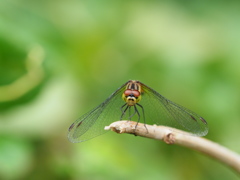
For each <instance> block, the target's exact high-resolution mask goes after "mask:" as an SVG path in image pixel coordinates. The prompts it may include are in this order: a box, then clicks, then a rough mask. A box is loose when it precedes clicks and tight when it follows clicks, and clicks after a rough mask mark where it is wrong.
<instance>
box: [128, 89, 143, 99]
mask: <svg viewBox="0 0 240 180" xmlns="http://www.w3.org/2000/svg"><path fill="white" fill-rule="evenodd" d="M124 94H125V96H129V95H133V96H134V97H138V96H140V92H139V91H137V90H130V89H127V90H126V91H125V92H124Z"/></svg>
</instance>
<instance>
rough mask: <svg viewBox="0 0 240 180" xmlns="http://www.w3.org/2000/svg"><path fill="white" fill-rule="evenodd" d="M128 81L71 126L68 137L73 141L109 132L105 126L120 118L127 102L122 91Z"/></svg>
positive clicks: (84, 139)
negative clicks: (122, 108) (123, 98)
mask: <svg viewBox="0 0 240 180" xmlns="http://www.w3.org/2000/svg"><path fill="white" fill-rule="evenodd" d="M127 83H128V82H126V83H125V84H123V85H122V86H121V87H120V88H118V89H117V90H116V91H115V92H114V93H113V94H111V96H110V97H108V98H107V99H106V100H105V101H104V102H103V103H102V104H100V105H99V106H97V107H96V108H95V109H93V110H92V111H90V112H88V113H86V114H84V115H83V116H81V117H80V118H79V119H77V120H76V121H75V122H74V123H73V124H72V125H71V126H70V127H69V132H68V139H69V140H70V141H71V142H73V143H76V142H82V141H86V140H89V139H92V138H94V137H96V136H99V135H101V134H103V133H105V132H107V131H105V130H104V127H105V126H107V125H109V124H110V123H112V122H114V121H118V120H120V117H121V114H122V112H121V106H122V105H124V104H125V102H124V101H123V100H122V93H123V92H124V90H125V88H126V87H125V86H126V84H127Z"/></svg>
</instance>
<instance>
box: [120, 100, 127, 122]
mask: <svg viewBox="0 0 240 180" xmlns="http://www.w3.org/2000/svg"><path fill="white" fill-rule="evenodd" d="M126 105H127V103H126V104H124V105H123V106H122V107H121V111H122V115H121V117H120V120H122V118H123V116H124V115H125V113H126V111H127V110H128V108H129V106H128V105H127V107H126V108H125V109H124V110H123V108H124V107H125V106H126Z"/></svg>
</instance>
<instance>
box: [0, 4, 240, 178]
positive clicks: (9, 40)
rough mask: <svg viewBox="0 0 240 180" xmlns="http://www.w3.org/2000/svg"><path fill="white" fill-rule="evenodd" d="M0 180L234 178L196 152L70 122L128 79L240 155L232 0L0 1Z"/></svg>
mask: <svg viewBox="0 0 240 180" xmlns="http://www.w3.org/2000/svg"><path fill="white" fill-rule="evenodd" d="M0 4H1V5H0V179H6V180H14V179H36V180H37V179H89V180H94V179H96V180H99V179H104V180H105V179H165V180H167V179H171V180H172V179H178V180H179V179H184V180H185V179H195V180H197V179H199V180H200V179H209V180H210V179H211V180H214V179H216V180H219V179H237V176H236V174H234V172H233V171H232V170H230V169H228V168H227V167H225V166H224V165H222V164H220V163H219V162H216V161H214V160H213V159H210V158H208V157H205V156H203V155H201V154H199V153H196V152H194V151H192V150H189V149H186V148H182V147H178V146H175V145H173V146H169V145H165V144H164V143H162V142H157V141H153V140H149V139H143V138H139V137H134V136H130V135H116V134H113V133H111V132H109V133H107V135H104V136H101V137H97V138H95V139H93V140H91V141H87V142H84V143H80V144H71V143H70V142H69V141H68V140H67V129H68V127H69V125H70V124H71V123H72V122H73V121H74V120H75V119H76V118H78V117H79V116H80V115H82V114H83V113H85V112H87V111H88V110H90V109H91V108H93V107H95V106H97V105H98V104H100V103H101V102H102V101H104V100H105V99H106V98H107V97H108V96H109V95H110V94H111V93H112V92H114V91H115V90H116V89H117V88H118V87H119V86H120V85H122V84H123V83H124V82H126V81H127V80H129V79H136V80H140V81H142V82H143V83H145V84H147V85H149V86H150V87H152V88H153V89H155V90H157V91H158V92H159V93H161V94H163V95H164V96H165V97H167V98H169V99H170V100H172V101H174V102H177V103H178V104H181V105H183V106H185V107H187V108H189V109H191V110H193V111H195V112H197V113H198V114H200V115H201V116H203V117H204V118H205V119H206V120H207V121H208V123H209V127H210V131H209V134H208V136H207V138H209V139H211V140H213V141H216V142H219V143H221V144H222V145H224V146H226V147H228V148H230V149H232V150H234V151H236V152H240V143H239V140H238V136H239V129H240V111H239V108H240V93H239V92H240V83H239V79H240V71H239V67H240V61H239V59H240V51H239V47H240V33H239V32H240V23H239V18H240V8H239V7H240V3H239V2H238V1H231V2H229V1H226V2H225V1H211V2H208V1H207V2H204V1H200V0H198V1H197V0H196V1H191V2H188V1H135V0H130V1H120V0H116V1H109V0H102V1H97V0H89V1H79V0H70V1H63V0H60V1H28V0H21V1H16V0H8V1H6V0H5V1H1V3H0Z"/></svg>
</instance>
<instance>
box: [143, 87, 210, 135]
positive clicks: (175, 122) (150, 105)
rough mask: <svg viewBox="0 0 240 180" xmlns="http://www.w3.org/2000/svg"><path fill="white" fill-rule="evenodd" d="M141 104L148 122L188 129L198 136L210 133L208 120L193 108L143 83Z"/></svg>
mask: <svg viewBox="0 0 240 180" xmlns="http://www.w3.org/2000/svg"><path fill="white" fill-rule="evenodd" d="M141 85H142V89H143V94H142V98H141V101H140V102H139V104H140V105H142V106H143V108H144V113H145V118H146V123H147V124H153V123H154V124H157V125H165V126H170V127H174V128H177V129H181V130H184V131H188V132H190V133H192V134H194V135H197V136H205V135H206V134H207V133H208V125H207V122H206V121H205V120H204V119H203V118H202V117H201V116H199V115H198V114H196V113H194V112H192V111H191V110H189V109H187V108H185V107H183V106H180V105H178V104H175V103H174V102H172V101H170V100H168V99H166V98H165V97H163V96H162V95H160V94H159V93H158V92H156V91H155V90H153V89H151V88H150V87H148V86H146V85H145V84H142V83H141Z"/></svg>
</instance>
